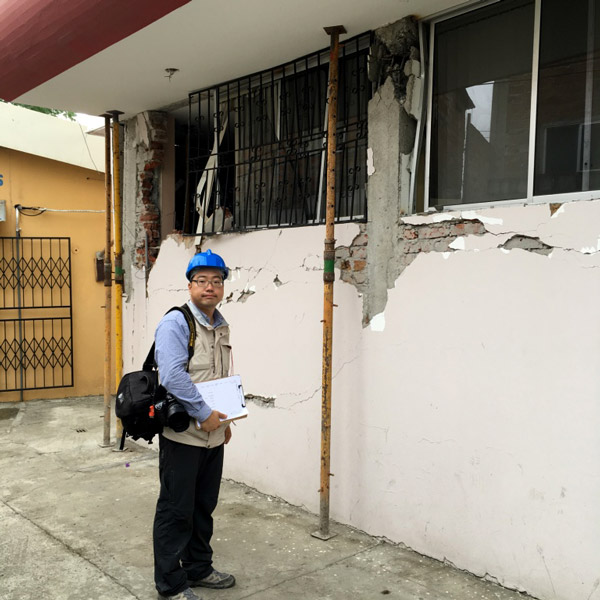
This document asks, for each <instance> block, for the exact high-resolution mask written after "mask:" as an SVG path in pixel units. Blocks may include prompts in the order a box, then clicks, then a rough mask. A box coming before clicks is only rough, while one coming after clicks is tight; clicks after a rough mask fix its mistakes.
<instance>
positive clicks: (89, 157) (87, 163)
mask: <svg viewBox="0 0 600 600" xmlns="http://www.w3.org/2000/svg"><path fill="white" fill-rule="evenodd" d="M0 146H2V147H4V148H10V149H11V150H18V151H19V152H26V153H27V154H34V155H35V156H43V157H44V158H49V159H51V160H57V161H59V162H64V163H67V164H70V165H75V166H76V167H83V168H85V169H92V170H94V171H100V172H102V173H104V137H98V136H95V135H90V134H88V133H86V132H85V130H84V129H83V127H82V126H81V125H80V124H79V123H77V122H75V121H68V120H66V119H62V118H59V117H53V116H51V115H46V114H43V113H40V112H36V111H34V110H30V109H28V108H23V107H21V106H15V105H13V104H8V103H3V102H0Z"/></svg>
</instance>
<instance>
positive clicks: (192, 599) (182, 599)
mask: <svg viewBox="0 0 600 600" xmlns="http://www.w3.org/2000/svg"><path fill="white" fill-rule="evenodd" d="M158 600H202V598H200V596H196V594H194V592H193V591H192V589H191V588H185V590H183V592H179V594H175V595H174V596H163V595H162V594H160V593H159V594H158Z"/></svg>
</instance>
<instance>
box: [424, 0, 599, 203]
mask: <svg viewBox="0 0 600 600" xmlns="http://www.w3.org/2000/svg"><path fill="white" fill-rule="evenodd" d="M501 1H502V0H481V1H478V0H473V1H471V2H467V3H465V4H461V5H460V6H457V7H454V8H452V9H449V10H446V11H443V12H441V13H438V14H436V15H434V16H433V17H431V18H430V19H427V20H426V23H428V24H429V27H430V32H429V35H430V38H429V56H428V59H429V61H428V70H429V73H428V77H427V119H426V122H427V126H426V128H427V129H426V148H425V181H424V188H425V190H424V191H425V195H424V210H425V211H426V212H450V211H461V210H478V209H482V208H492V207H495V206H515V205H536V204H547V203H551V202H560V203H565V202H575V201H578V200H593V199H598V198H599V197H600V190H582V191H579V192H568V193H563V194H544V195H541V194H538V195H535V194H534V179H535V159H536V155H535V143H536V133H537V104H538V102H537V101H538V87H539V86H538V78H539V58H540V32H541V6H542V0H534V25H533V53H532V68H531V107H530V117H529V118H530V122H529V149H528V164H527V196H526V197H524V198H513V199H510V200H489V201H484V202H478V203H469V204H464V203H463V204H452V205H447V206H443V207H440V208H438V207H436V206H431V205H430V176H431V143H432V131H431V122H432V112H433V83H434V82H433V57H434V48H435V26H436V24H437V23H440V22H442V21H447V20H449V19H452V18H454V17H458V16H460V15H463V14H467V13H470V12H472V11H475V10H478V9H480V8H484V7H485V6H490V5H492V4H497V3H499V2H501ZM589 11H590V13H592V15H593V12H592V11H593V4H592V5H591V8H590V9H589ZM589 22H591V21H589ZM591 27H592V25H589V26H588V32H587V37H588V50H589V44H590V38H591V36H593V31H592V29H591ZM587 60H588V62H587V71H588V72H590V71H591V70H593V57H592V58H590V56H589V52H588V57H587ZM590 60H591V63H590ZM586 87H587V88H589V77H588V79H587V81H586ZM590 94H591V90H589V89H587V90H586V117H587V114H588V108H589V110H591V97H589V96H590ZM415 176H416V174H415ZM584 181H585V180H584ZM588 181H589V174H588ZM588 186H589V183H588Z"/></svg>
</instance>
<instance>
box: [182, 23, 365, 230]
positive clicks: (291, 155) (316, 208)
mask: <svg viewBox="0 0 600 600" xmlns="http://www.w3.org/2000/svg"><path fill="white" fill-rule="evenodd" d="M370 38H371V36H370V33H367V34H363V35H361V36H358V37H355V38H352V39H350V40H347V41H344V42H343V44H342V45H341V47H340V62H339V92H338V127H337V134H338V135H337V140H338V141H337V168H336V190H337V192H336V193H337V197H336V220H337V221H338V222H339V221H360V220H365V219H366V211H367V203H366V180H367V177H366V151H367V104H368V101H369V99H370V97H371V83H370V82H369V79H368V74H367V57H368V53H369V47H370ZM328 75H329V49H327V50H323V51H320V52H316V53H314V54H311V55H308V56H305V57H303V58H300V59H298V60H295V61H292V62H290V63H287V64H284V65H281V66H279V67H276V68H274V69H269V70H266V71H262V72H260V73H256V74H254V75H249V76H247V77H242V78H241V79H237V80H235V81H230V82H227V83H223V84H221V85H218V86H216V87H212V88H209V89H205V90H201V91H198V92H194V93H192V94H190V96H189V140H188V185H189V189H188V194H187V200H186V201H187V202H189V204H193V206H192V207H191V208H192V211H193V210H194V208H195V211H194V213H193V214H190V213H189V212H188V214H187V215H186V216H187V219H184V222H185V223H187V226H186V227H185V229H186V233H194V232H197V233H205V234H210V233H215V232H219V231H227V230H232V231H244V230H250V229H260V228H268V227H291V226H299V225H317V224H320V223H324V222H325V196H326V186H325V181H326V164H325V162H326V145H327V142H326V140H327V112H328V109H327V87H328ZM190 200H191V202H190ZM189 208H190V207H189V205H188V207H187V210H189Z"/></svg>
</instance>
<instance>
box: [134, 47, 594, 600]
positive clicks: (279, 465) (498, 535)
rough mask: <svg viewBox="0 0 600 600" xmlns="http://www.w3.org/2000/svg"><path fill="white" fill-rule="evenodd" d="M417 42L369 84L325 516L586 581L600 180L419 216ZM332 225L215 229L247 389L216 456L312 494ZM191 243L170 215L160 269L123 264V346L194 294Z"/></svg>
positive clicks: (551, 578) (488, 560)
mask: <svg viewBox="0 0 600 600" xmlns="http://www.w3.org/2000/svg"><path fill="white" fill-rule="evenodd" d="M416 60H417V58H416V57H415V56H414V52H413V53H412V56H411V55H410V52H409V56H408V60H407V61H406V63H405V64H404V67H403V71H402V72H403V73H404V74H405V75H406V80H405V83H406V82H410V81H411V80H410V76H411V75H412V77H413V80H412V84H409V83H407V84H406V89H407V90H409V92H408V94H407V96H406V97H403V96H402V94H401V93H400V94H399V91H398V84H399V82H400V84H402V81H403V78H402V76H401V74H400V73H399V72H398V71H397V70H396V77H395V78H393V77H388V78H387V79H385V78H384V79H383V80H384V83H383V84H382V85H381V86H380V87H379V89H378V91H377V93H376V95H375V97H374V98H373V100H372V101H371V104H370V106H369V146H370V148H369V153H368V155H369V165H368V166H369V184H368V185H369V222H368V223H367V224H366V225H356V224H354V225H343V226H336V237H337V242H336V267H337V278H336V285H335V298H334V302H335V303H336V305H337V307H336V309H335V311H334V349H333V431H332V472H333V473H334V474H335V477H333V478H332V481H331V484H332V491H331V512H332V518H334V519H336V520H340V521H342V522H345V523H349V524H351V525H353V526H355V527H358V528H360V529H363V530H365V531H367V532H369V533H371V534H374V535H381V536H384V537H386V538H388V539H390V540H392V541H395V542H401V543H403V544H406V545H407V546H409V547H411V548H413V549H415V550H417V551H419V552H422V553H424V554H427V555H429V556H433V557H435V558H439V559H441V560H448V561H450V562H452V563H453V564H455V565H456V566H457V567H459V568H461V569H466V570H468V571H471V572H473V573H475V574H477V575H479V576H484V575H486V574H487V576H489V577H492V578H495V579H496V580H498V581H499V582H500V583H502V584H503V585H506V586H509V587H514V588H516V589H521V590H526V591H527V592H529V593H530V594H532V595H534V596H537V597H540V598H558V599H559V600H579V598H588V599H591V600H593V598H595V596H594V594H596V593H597V590H598V589H599V586H598V580H599V579H600V574H599V573H598V569H597V564H596V560H595V557H596V556H597V540H598V539H599V538H600V509H598V508H597V502H596V501H595V500H596V498H598V497H599V496H600V476H599V475H598V473H599V472H600V470H599V469H598V464H599V462H600V446H599V445H598V441H597V440H598V436H597V431H598V429H600V405H599V404H598V402H597V398H598V394H599V393H600V376H599V375H598V370H597V369H596V364H597V363H598V362H599V361H600V344H599V343H598V339H599V338H598V332H599V331H600V316H599V314H598V311H597V310H596V305H597V299H598V297H599V294H600V276H599V275H598V273H599V271H598V267H599V266H600V226H599V225H598V224H599V223H600V200H592V201H586V202H573V203H569V204H564V205H556V204H554V205H548V204H543V205H532V206H511V207H503V208H491V209H485V210H477V211H473V210H463V211H456V212H448V213H440V214H429V215H411V216H409V213H410V212H411V210H410V205H409V203H408V202H407V197H408V196H407V190H408V187H407V186H408V183H409V179H408V176H409V168H410V165H411V157H410V153H411V152H412V145H411V144H412V141H411V136H414V131H413V129H414V113H415V111H414V103H413V102H412V100H411V102H410V103H408V104H407V97H409V96H410V90H414V89H415V88H418V86H419V84H418V83H416V81H417V79H418V78H417V76H416V73H417V72H418V69H417V68H416V65H415V62H416ZM411 61H412V62H411ZM396 64H398V63H396ZM407 64H408V67H407ZM407 73H408V75H407ZM411 86H412V87H411ZM407 106H410V110H408V109H407ZM411 115H412V116H411ZM407 140H408V142H407ZM413 141H414V140H413ZM323 237H324V230H323V228H321V227H310V228H297V229H290V230H276V231H259V232H253V233H249V234H246V235H222V236H217V237H215V238H211V239H208V240H206V241H205V244H204V248H206V247H211V248H212V249H213V250H214V251H216V252H219V253H220V254H222V255H223V256H224V257H225V258H226V260H227V262H228V264H230V266H231V267H232V275H231V281H229V282H228V283H227V288H226V293H225V297H226V300H225V302H224V304H223V309H222V310H223V313H224V314H225V316H226V318H227V319H228V321H229V322H230V323H231V325H232V342H233V347H234V365H235V367H236V368H235V370H236V371H237V372H239V373H240V374H242V377H243V381H244V387H245V391H246V393H247V394H249V395H251V396H254V397H255V400H251V402H250V417H249V418H248V419H247V420H245V421H244V422H243V423H242V424H240V425H239V426H238V427H236V429H235V431H234V436H235V437H234V441H233V442H232V444H230V446H229V447H228V458H227V461H226V471H225V475H226V476H228V477H232V478H233V479H236V480H239V481H243V482H245V483H247V484H248V485H251V486H253V487H256V488H258V489H260V490H261V491H264V492H267V493H273V494H276V495H278V496H281V497H283V498H285V499H286V500H288V501H290V502H292V503H294V504H299V505H304V506H306V507H307V508H309V509H310V510H313V511H315V512H318V500H319V498H318V492H317V490H318V485H319V452H320V412H321V411H320V401H321V389H320V385H321V335H322V324H321V318H322V263H323V261H322V248H323ZM193 252H194V246H193V240H192V239H191V238H188V239H183V238H181V237H179V236H171V237H169V239H167V240H166V241H165V242H163V244H162V246H161V250H160V254H159V256H158V259H157V261H156V264H155V266H154V268H153V270H152V272H151V273H150V276H149V279H148V286H147V288H146V286H145V282H144V280H145V275H144V276H139V277H137V279H135V269H134V270H133V271H132V273H133V275H134V278H132V281H134V284H135V285H134V286H133V292H132V293H133V294H134V296H135V301H134V302H131V303H129V304H128V306H127V307H126V312H127V319H128V323H129V326H128V328H126V332H125V344H126V363H127V361H128V362H129V364H130V365H131V367H132V368H139V363H140V362H141V360H140V359H139V358H138V360H137V363H136V361H135V360H134V359H133V356H134V355H136V356H138V357H143V356H145V354H146V351H147V348H148V347H149V345H150V344H151V341H152V334H153V331H154V328H155V326H156V324H157V322H158V320H159V319H160V317H161V316H162V314H163V313H164V312H165V311H166V310H167V309H168V308H169V307H170V306H172V305H174V304H179V303H181V302H183V301H184V300H185V299H186V298H187V285H186V281H185V277H184V270H185V265H186V264H187V261H188V260H189V258H190V257H191V255H192V254H193ZM177 265H180V266H181V268H180V270H178V269H177ZM139 273H140V272H139V271H138V274H139ZM128 329H129V331H128ZM134 332H135V335H134ZM128 352H129V355H128ZM281 457H285V460H281ZM290 473H293V477H292V476H290ZM490 540H493V543H489V541H490ZM598 593H600V592H598Z"/></svg>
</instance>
